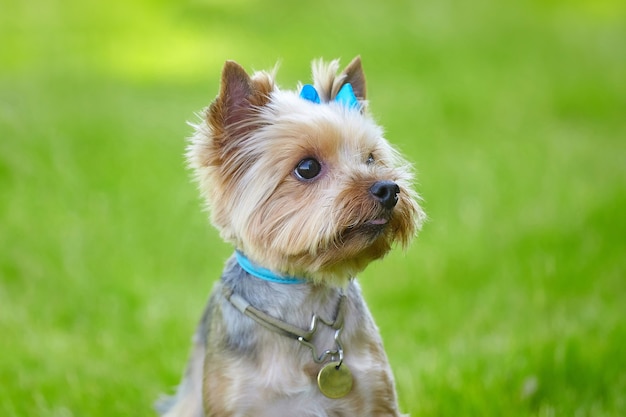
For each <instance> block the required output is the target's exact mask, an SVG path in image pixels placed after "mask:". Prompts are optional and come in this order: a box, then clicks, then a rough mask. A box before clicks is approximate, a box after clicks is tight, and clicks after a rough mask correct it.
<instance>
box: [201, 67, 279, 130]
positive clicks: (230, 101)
mask: <svg viewBox="0 0 626 417" xmlns="http://www.w3.org/2000/svg"><path fill="white" fill-rule="evenodd" d="M272 89H273V85H272V83H271V82H270V80H269V79H267V77H265V78H263V77H255V78H250V76H249V75H248V74H247V73H246V71H245V70H244V69H243V68H242V67H241V65H239V64H237V63H236V62H234V61H226V63H225V64H224V69H223V70H222V84H221V87H220V93H219V95H218V96H217V98H216V99H215V101H213V103H211V106H210V107H209V109H208V112H207V118H208V122H209V124H210V125H211V126H212V127H213V129H214V130H215V132H216V133H222V132H225V131H229V130H233V131H239V130H240V129H242V128H243V129H245V128H246V126H247V127H248V128H249V127H250V125H251V124H250V123H248V120H250V118H251V117H253V116H254V108H255V107H259V106H263V105H265V104H267V102H268V101H269V94H270V92H271V91H272Z"/></svg>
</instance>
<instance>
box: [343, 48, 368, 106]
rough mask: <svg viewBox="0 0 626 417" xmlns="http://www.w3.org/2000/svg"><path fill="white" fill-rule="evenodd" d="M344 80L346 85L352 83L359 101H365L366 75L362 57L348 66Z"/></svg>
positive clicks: (344, 72) (344, 73)
mask: <svg viewBox="0 0 626 417" xmlns="http://www.w3.org/2000/svg"><path fill="white" fill-rule="evenodd" d="M342 74H343V75H344V76H345V78H344V84H345V83H350V84H351V85H352V89H353V90H354V95H355V96H356V97H357V98H358V99H359V100H365V99H366V98H367V96H366V88H365V74H364V73H363V66H362V65H361V57H360V56H357V57H356V58H354V59H353V60H352V62H350V63H349V64H348V66H347V67H346V68H345V69H344V70H343V73H342Z"/></svg>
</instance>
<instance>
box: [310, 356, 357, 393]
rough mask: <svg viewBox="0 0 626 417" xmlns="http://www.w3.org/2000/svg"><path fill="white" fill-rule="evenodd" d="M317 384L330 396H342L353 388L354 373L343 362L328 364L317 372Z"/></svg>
mask: <svg viewBox="0 0 626 417" xmlns="http://www.w3.org/2000/svg"><path fill="white" fill-rule="evenodd" d="M317 386H318V387H319V388H320V391H322V394H324V395H325V396H327V397H328V398H341V397H344V396H346V395H347V394H348V393H349V392H350V391H351V390H352V373H351V372H350V370H349V369H348V367H347V366H346V365H345V364H342V363H341V362H330V363H329V364H326V365H325V366H324V367H323V368H322V369H320V372H319V373H318V374H317Z"/></svg>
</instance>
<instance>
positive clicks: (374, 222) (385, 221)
mask: <svg viewBox="0 0 626 417" xmlns="http://www.w3.org/2000/svg"><path fill="white" fill-rule="evenodd" d="M385 223H387V219H374V220H371V221H370V224H385Z"/></svg>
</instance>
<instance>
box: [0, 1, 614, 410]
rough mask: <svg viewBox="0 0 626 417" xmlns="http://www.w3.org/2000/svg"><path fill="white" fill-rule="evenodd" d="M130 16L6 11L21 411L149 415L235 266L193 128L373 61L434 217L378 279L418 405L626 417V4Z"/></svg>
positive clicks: (98, 7)
mask: <svg viewBox="0 0 626 417" xmlns="http://www.w3.org/2000/svg"><path fill="white" fill-rule="evenodd" d="M127 3H128V4H126V3H105V2H100V3H98V2H94V1H91V2H79V1H66V2H61V1H58V0H52V1H49V2H17V1H13V0H3V3H2V5H1V7H0V9H1V10H2V13H0V39H2V47H1V48H0V253H1V255H0V387H2V388H1V389H0V413H1V414H2V415H3V416H46V417H47V416H55V417H67V416H99V415H102V416H105V415H107V416H109V415H133V416H151V415H153V412H152V410H151V404H152V402H153V400H154V399H155V398H156V397H157V396H158V395H159V393H161V392H164V391H167V390H168V389H169V388H170V387H171V386H173V385H175V384H176V383H177V382H178V380H179V377H180V373H181V371H182V368H183V366H184V363H185V360H186V357H187V352H188V349H189V340H190V336H191V333H192V331H193V328H194V326H195V322H196V320H197V319H198V317H199V314H200V312H201V309H202V307H203V304H204V302H205V298H206V295H207V294H208V292H209V290H210V288H211V286H212V282H213V280H215V279H216V277H217V276H218V275H219V272H220V270H221V267H222V264H223V262H224V260H225V259H226V257H227V256H228V255H229V253H230V251H231V248H229V247H228V246H227V245H225V244H223V243H222V242H220V240H219V238H218V236H217V234H216V232H215V231H214V230H213V229H212V228H211V227H210V226H209V225H208V222H207V220H206V215H205V214H204V213H202V212H201V209H200V207H201V204H200V201H199V198H198V196H197V192H196V190H195V186H194V185H193V184H192V183H191V181H190V179H189V172H187V171H186V169H185V166H184V161H183V157H182V153H183V150H184V146H185V140H184V138H185V137H186V136H187V135H188V134H189V133H190V128H189V127H188V126H186V125H185V121H186V120H192V119H193V118H194V115H193V114H194V112H196V111H198V110H199V109H201V108H202V107H203V106H205V105H207V104H208V103H209V102H210V100H211V99H212V98H213V97H214V95H215V94H216V92H217V88H218V86H217V83H218V80H219V73H220V69H221V65H222V63H223V61H224V60H226V59H235V60H237V61H239V62H240V63H241V64H243V65H244V66H245V67H246V68H248V69H264V68H269V67H271V66H273V65H274V63H275V62H276V61H278V60H281V61H282V66H281V70H280V71H279V75H278V79H279V84H281V85H282V86H284V87H285V88H292V87H293V86H295V83H296V81H298V80H302V81H306V80H307V79H308V77H309V75H308V74H309V62H310V60H311V59H313V58H316V57H320V56H323V57H326V58H328V59H330V58H334V57H341V58H343V63H344V64H345V63H347V62H348V61H349V60H350V59H351V58H352V57H353V56H354V55H357V54H360V55H361V56H362V58H363V61H364V65H365V70H366V74H367V75H368V83H369V95H370V99H371V107H372V109H373V111H374V113H375V115H376V117H377V119H378V120H379V121H380V122H381V124H383V125H384V126H385V127H386V130H387V136H388V138H389V140H390V141H391V142H393V143H395V144H396V145H397V146H398V147H400V148H401V149H402V150H403V151H404V153H405V154H407V156H408V157H409V159H410V160H412V161H414V163H415V166H416V168H417V170H418V172H419V186H418V189H419V191H420V192H421V193H422V195H423V196H424V199H425V208H426V210H427V212H428V215H429V217H430V219H429V222H428V223H427V224H426V225H425V227H424V229H423V232H422V234H421V235H420V237H419V238H418V239H417V240H416V242H415V244H414V245H413V246H412V248H411V249H410V250H409V251H408V252H407V253H406V254H402V253H400V252H398V251H396V252H394V253H392V254H391V255H390V256H389V257H388V258H387V259H385V260H384V261H382V262H378V263H375V264H373V265H372V266H371V267H370V268H369V269H368V270H367V271H366V272H365V273H364V274H363V275H362V277H361V284H362V286H363V288H364V291H365V293H366V296H367V299H368V301H369V303H370V306H371V309H372V311H373V313H374V315H375V317H376V318H377V321H378V324H379V325H380V327H381V331H382V333H383V337H384V339H385V342H386V347H387V350H388V354H389V357H390V360H391V362H392V366H393V368H394V371H395V374H396V379H397V386H398V391H399V394H400V399H401V403H402V407H403V409H404V410H405V411H407V412H410V413H411V414H412V415H413V416H455V417H456V416H542V417H543V416H545V417H548V416H577V417H579V416H594V417H595V416H616V417H617V416H624V415H626V281H625V280H626V54H625V53H624V46H625V39H626V7H625V6H624V4H623V2H619V1H616V0H600V1H592V0H588V1H582V0H578V1H574V2H571V1H568V2H566V1H559V0H555V1H552V2H541V1H529V2H522V1H514V2H508V3H506V2H505V3H502V2H498V1H495V0H479V1H476V2H460V1H455V2H453V1H441V2H411V1H406V2H400V1H398V2H377V3H373V4H367V3H363V2H357V1H352V2H350V1H347V2H341V3H338V2H330V1H320V2H316V3H315V5H313V3H311V4H307V3H302V2H300V3H302V4H300V3H297V2H292V4H289V5H287V3H285V4H283V3H284V2H278V1H276V0H274V1H265V2H256V1H252V0H239V1H204V2H202V1H196V2H166V1H158V2H148V1H147V0H144V1H136V2H127ZM389 277H393V279H390V278H389Z"/></svg>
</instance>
